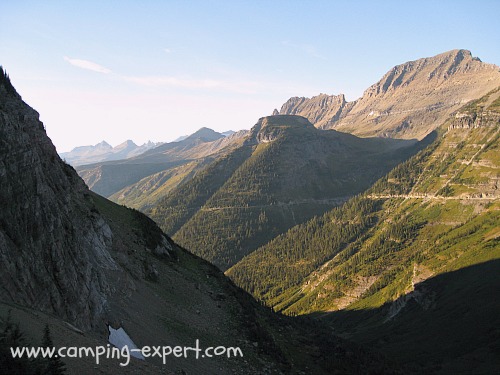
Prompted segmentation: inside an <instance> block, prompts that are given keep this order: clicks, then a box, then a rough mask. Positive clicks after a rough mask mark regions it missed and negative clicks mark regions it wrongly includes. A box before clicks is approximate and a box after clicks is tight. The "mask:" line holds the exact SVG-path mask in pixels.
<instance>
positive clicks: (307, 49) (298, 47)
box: [281, 40, 326, 60]
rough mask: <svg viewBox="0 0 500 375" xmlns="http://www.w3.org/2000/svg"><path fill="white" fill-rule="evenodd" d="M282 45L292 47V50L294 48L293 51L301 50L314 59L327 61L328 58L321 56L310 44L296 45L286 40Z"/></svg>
mask: <svg viewBox="0 0 500 375" xmlns="http://www.w3.org/2000/svg"><path fill="white" fill-rule="evenodd" d="M281 44H283V45H284V46H287V47H290V48H293V49H296V50H299V51H302V52H304V53H306V54H308V55H310V56H312V57H316V58H318V59H322V60H326V57H325V56H323V55H321V54H320V53H319V52H318V51H317V49H316V47H314V46H313V45H310V44H296V43H292V42H290V41H288V40H284V41H283V42H281Z"/></svg>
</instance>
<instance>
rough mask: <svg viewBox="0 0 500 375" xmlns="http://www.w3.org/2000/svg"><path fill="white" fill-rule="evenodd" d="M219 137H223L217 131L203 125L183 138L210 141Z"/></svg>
mask: <svg viewBox="0 0 500 375" xmlns="http://www.w3.org/2000/svg"><path fill="white" fill-rule="evenodd" d="M219 138H224V136H223V135H222V134H220V133H217V132H216V131H214V130H212V129H209V128H206V127H203V128H201V129H199V130H197V131H196V132H194V133H193V134H191V135H190V136H189V137H187V138H186V139H184V141H197V140H201V141H202V142H212V141H216V140H217V139H219Z"/></svg>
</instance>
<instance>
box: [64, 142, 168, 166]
mask: <svg viewBox="0 0 500 375" xmlns="http://www.w3.org/2000/svg"><path fill="white" fill-rule="evenodd" d="M160 144H161V143H154V142H151V141H150V142H147V143H144V144H143V145H142V146H137V145H136V144H135V143H134V142H132V141H131V140H127V141H125V142H123V143H121V144H119V145H118V146H116V147H111V145H109V144H108V143H107V142H105V141H102V142H101V143H98V144H96V145H95V146H80V147H75V148H74V149H73V150H71V151H70V152H62V153H61V154H60V156H61V158H63V159H64V160H65V161H66V162H67V163H69V164H71V165H73V166H78V165H83V164H91V163H97V162H102V161H108V160H119V159H128V158H131V157H134V156H137V155H140V154H142V153H143V152H146V151H147V150H150V149H152V148H154V147H157V146H158V145H160Z"/></svg>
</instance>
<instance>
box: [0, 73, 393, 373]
mask: <svg viewBox="0 0 500 375" xmlns="http://www.w3.org/2000/svg"><path fill="white" fill-rule="evenodd" d="M0 143H1V147H0V175H1V176H2V178H1V179H0V207H1V209H0V258H1V260H2V269H1V273H0V278H1V284H0V327H1V332H2V334H1V335H0V344H1V345H0V371H1V372H2V373H24V374H27V373H40V372H41V371H42V372H45V370H41V368H45V367H43V366H46V363H45V362H44V361H22V360H17V361H16V360H14V359H12V357H11V354H10V351H9V350H10V349H9V347H10V346H20V345H21V346H24V345H27V344H28V342H27V341H29V342H30V343H31V345H35V346H37V345H39V344H37V342H39V341H38V340H39V338H40V337H42V332H44V331H45V332H46V334H44V342H45V343H47V342H51V341H53V343H54V345H55V346H56V347H58V348H60V347H63V346H64V347H66V348H68V347H79V348H82V347H87V348H96V347H97V346H102V347H104V348H106V345H107V339H108V332H107V331H108V328H107V325H108V324H109V325H110V326H111V327H112V328H114V329H117V328H122V329H125V330H126V332H127V333H128V335H129V337H130V338H131V339H132V340H133V341H134V342H135V344H137V345H138V347H142V346H144V345H149V346H153V345H154V346H157V345H163V346H165V345H172V346H174V345H176V346H188V347H193V346H194V345H195V341H196V340H197V339H199V340H200V346H201V347H202V348H207V347H208V346H212V347H218V346H225V347H232V348H240V350H241V351H242V353H244V354H243V358H241V357H232V358H228V357H227V356H224V357H223V356H219V357H215V358H200V359H199V360H197V359H196V358H195V357H194V355H193V357H189V358H187V359H186V358H176V357H174V356H172V357H169V358H168V360H167V361H166V362H165V363H162V361H161V359H153V358H148V359H147V360H144V361H141V360H138V359H134V358H132V359H131V362H130V364H129V366H125V367H122V366H120V363H124V362H126V361H125V358H121V360H120V359H118V360H117V359H116V358H115V359H107V360H106V359H103V358H101V360H102V362H101V363H99V364H97V363H96V359H95V358H92V357H86V356H83V357H82V358H71V357H69V351H68V352H67V354H68V356H67V357H66V358H64V363H65V366H66V367H67V369H68V372H69V373H72V374H82V373H95V372H96V371H98V372H100V373H106V374H115V373H128V374H132V373H134V374H136V373H141V374H142V373H145V374H157V373H165V374H173V373H204V374H235V373H237V374H256V373H262V374H263V373H267V374H302V373H304V372H306V371H311V372H313V373H317V374H323V373H324V374H327V373H342V372H343V373H345V372H349V373H366V371H368V369H372V370H373V371H378V372H387V371H389V372H393V371H392V370H391V367H390V366H391V365H388V362H387V361H386V360H384V359H383V358H381V357H380V356H378V355H375V354H371V353H370V352H369V351H367V350H365V349H363V348H361V347H359V346H358V345H355V344H350V343H349V342H346V341H345V340H342V339H340V338H336V337H335V336H333V335H331V332H330V331H329V330H328V329H326V330H325V327H323V326H321V325H320V324H319V325H318V323H311V322H310V321H309V322H308V321H307V320H304V319H290V318H287V317H283V316H279V315H277V314H273V313H272V312H271V311H270V310H269V309H266V308H264V307H262V306H261V305H259V304H258V303H257V302H256V301H255V300H253V299H252V298H251V297H250V296H249V295H248V294H246V293H245V292H243V291H242V290H241V289H239V288H237V287H235V286H234V284H232V283H231V282H230V281H229V280H228V279H227V278H226V277H225V276H224V275H223V274H222V273H221V272H220V271H218V270H217V269H216V268H215V267H214V266H212V265H210V264H209V263H207V262H205V261H203V260H201V259H200V258H198V257H196V256H194V255H192V254H190V253H189V252H187V251H186V250H184V249H182V248H180V247H179V246H178V245H176V244H175V243H174V242H172V240H171V239H170V238H168V237H167V236H166V235H165V234H163V232H161V231H160V230H159V228H158V227H157V226H156V225H155V224H154V222H153V221H151V220H150V219H149V218H147V217H146V216H144V215H143V214H141V213H139V212H138V211H136V210H132V209H128V208H125V207H122V206H119V205H116V204H114V203H112V202H110V201H108V200H107V199H105V198H103V197H101V196H99V195H97V194H95V193H92V192H90V191H89V190H88V188H87V187H86V186H85V184H84V183H83V181H82V180H81V179H80V177H78V175H77V174H76V172H75V170H74V169H73V168H72V167H71V166H69V165H68V164H66V163H64V162H63V161H62V160H61V159H60V158H59V156H58V155H57V152H56V149H55V147H54V146H53V145H52V143H51V142H50V139H49V138H48V137H47V135H46V132H45V129H44V126H43V124H42V123H41V122H40V121H39V117H38V113H37V112H35V111H34V110H33V109H32V108H30V107H29V106H28V105H27V104H26V103H24V102H23V101H22V99H21V97H20V96H19V95H18V94H17V92H16V90H15V89H14V87H13V86H12V84H11V82H10V79H9V78H8V76H7V75H6V74H5V73H4V72H3V71H2V72H1V74H0ZM44 327H46V328H44ZM23 337H24V338H23ZM108 348H109V346H108ZM215 351H219V353H220V348H216V349H215ZM59 359H60V360H61V358H59ZM39 366H42V367H39Z"/></svg>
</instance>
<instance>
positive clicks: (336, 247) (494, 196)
mask: <svg viewBox="0 0 500 375" xmlns="http://www.w3.org/2000/svg"><path fill="white" fill-rule="evenodd" d="M493 94H495V92H494V93H493ZM495 96H496V94H495ZM495 100H496V101H498V99H495V98H487V99H484V100H483V101H484V102H486V103H491V104H490V105H489V106H487V108H486V109H487V110H490V111H491V110H492V109H493V108H494V106H495V105H496V104H495V103H496V101H495ZM469 111H470V109H469ZM446 125H448V124H446ZM490 125H491V124H490ZM440 132H441V135H440V136H439V137H438V139H437V141H436V142H434V143H433V144H432V145H430V146H429V147H428V148H427V149H425V150H423V151H421V152H420V153H419V154H418V155H416V156H415V157H413V158H412V159H410V160H409V161H407V162H405V163H403V164H401V165H400V166H398V167H397V168H395V169H394V170H393V171H392V172H391V173H389V174H388V175H387V176H386V177H384V178H383V179H381V180H379V181H378V182H377V183H376V184H375V185H374V186H373V187H372V188H371V189H370V190H369V191H368V192H367V193H365V194H363V195H361V196H360V197H357V198H355V199H352V200H351V201H349V202H347V203H346V204H345V205H344V206H342V207H341V208H338V209H335V210H333V211H331V212H329V213H327V214H325V215H324V216H322V217H319V218H315V219H313V220H311V221H310V222H308V223H306V224H304V225H301V226H297V227H295V228H292V229H291V230H290V231H289V232H288V233H287V234H286V235H283V236H280V237H278V238H277V239H275V240H274V241H272V242H271V243H269V244H268V245H266V246H264V247H262V248H261V249H259V250H257V251H256V252H254V253H253V254H251V255H250V256H248V257H246V258H244V259H243V261H241V262H240V263H238V264H237V265H236V266H235V267H233V268H231V269H230V270H229V271H228V272H227V274H228V275H229V276H230V277H231V278H233V280H235V282H236V283H237V284H238V285H241V286H242V287H244V288H245V289H247V290H249V291H250V292H251V293H253V294H254V295H255V296H256V297H257V298H260V299H262V300H264V301H265V303H267V304H268V305H272V306H274V307H275V308H276V309H279V310H283V311H285V312H287V313H289V314H310V313H314V314H318V313H320V312H323V313H326V314H327V315H328V316H337V315H335V314H339V315H338V316H339V317H341V318H339V319H335V322H336V329H339V330H344V331H346V332H347V333H350V334H352V335H353V337H354V338H355V339H357V340H359V341H362V342H370V343H372V344H377V345H379V346H380V347H381V348H382V349H384V350H387V353H390V354H391V355H395V351H396V350H397V349H396V348H397V346H398V339H396V338H394V337H393V336H391V335H393V334H394V335H395V333H394V332H392V333H387V336H388V337H390V338H389V339H387V340H389V341H388V342H391V344H390V345H389V344H387V345H385V344H384V342H383V341H382V342H380V343H379V342H378V341H377V340H378V339H381V337H385V336H384V333H383V332H384V327H386V326H380V324H383V323H384V322H385V320H386V319H387V318H388V317H391V316H393V315H394V317H395V318H394V319H397V317H399V316H400V315H402V316H403V318H401V319H407V318H404V317H406V316H413V318H416V317H417V316H418V314H415V313H414V315H405V314H402V313H400V314H397V312H398V311H399V310H398V309H399V308H402V309H403V310H402V311H406V310H404V306H405V303H406V302H408V301H410V302H411V301H413V302H414V301H416V300H418V298H417V299H415V298H409V297H405V296H412V295H413V294H412V292H413V290H414V288H415V287H414V285H415V284H416V285H418V283H419V282H422V281H424V280H427V279H429V278H431V277H434V278H435V277H438V278H439V277H441V276H438V275H444V276H442V277H443V278H446V277H448V276H446V275H448V274H450V272H454V271H457V270H462V269H464V268H466V267H469V268H468V269H469V271H467V272H468V273H467V274H468V275H473V276H468V277H469V278H473V277H476V278H477V283H476V284H474V285H473V286H471V288H472V289H471V290H469V289H467V290H465V289H464V293H463V296H462V295H461V294H460V293H459V291H460V290H461V288H460V282H459V281H457V280H458V279H457V278H455V277H452V276H450V278H449V279H450V280H454V281H457V283H455V284H454V285H453V286H450V288H449V289H445V291H444V292H443V293H444V294H443V295H442V296H440V298H442V301H440V302H439V308H440V309H443V310H446V309H447V307H446V304H447V302H446V301H447V300H449V301H453V303H452V304H450V305H449V308H450V311H447V312H446V314H451V315H454V313H453V310H452V309H453V306H456V307H457V308H458V306H460V305H462V304H463V302H464V300H463V299H465V302H466V303H465V305H466V306H468V308H470V309H473V308H474V306H484V305H485V304H486V306H484V314H483V313H482V312H481V311H482V310H483V307H481V309H480V310H479V311H477V315H478V316H482V317H483V318H484V319H487V318H488V314H489V312H491V311H496V312H498V310H499V306H498V304H495V303H492V300H488V299H487V298H486V297H485V296H484V295H482V294H478V295H477V298H476V299H471V298H470V297H471V296H472V295H474V290H478V291H479V290H484V288H486V289H488V288H490V287H492V284H493V283H492V281H493V280H496V275H494V274H491V273H490V274H486V275H483V274H481V273H479V272H478V273H475V274H474V272H477V271H476V270H480V269H483V268H481V267H472V268H471V266H476V265H478V264H483V263H485V262H496V260H497V259H499V258H500V243H499V238H500V231H499V229H498V223H499V222H500V202H499V199H498V192H497V191H498V190H497V181H498V178H499V175H500V159H499V156H498V155H499V154H500V153H499V141H498V139H499V138H498V137H499V127H498V124H497V125H495V126H490V127H482V128H476V129H451V130H449V131H447V133H446V134H445V135H444V136H442V133H444V132H446V129H442V130H440ZM486 264H489V263H486ZM484 269H485V270H487V271H485V272H491V270H492V269H493V268H492V267H489V266H485V268H484ZM458 274H460V273H458ZM438 280H441V279H438ZM447 280H448V279H447ZM428 282H429V283H430V284H429V285H433V282H431V281H430V280H428ZM425 283H427V282H424V284H425ZM452 291H453V292H454V293H456V294H454V295H453V294H451V293H452ZM457 292H458V293H457ZM417 295H418V293H417ZM427 297H429V296H427ZM429 298H430V297H429ZM406 299H408V301H406ZM467 299H469V300H470V304H467ZM393 301H397V302H395V303H392V302H393ZM422 301H423V302H422ZM422 301H420V304H419V303H417V305H419V306H421V305H424V306H425V304H426V302H425V301H426V299H425V298H424V299H423V300H422ZM427 301H429V299H428V300H427ZM429 303H430V302H429ZM338 309H344V310H343V313H340V312H339V313H329V312H330V311H336V310H338ZM391 309H392V310H391ZM372 310H373V311H378V312H379V313H378V315H377V314H375V315H376V316H378V318H377V319H376V318H373V321H369V322H368V323H366V327H368V328H366V332H368V331H369V330H370V329H372V331H373V332H375V333H373V335H372V336H370V337H371V339H367V338H366V337H365V336H364V335H365V333H366V332H365V330H364V329H363V328H359V327H358V328H359V329H357V330H356V327H354V325H353V326H350V327H347V328H345V327H342V326H343V324H342V319H343V318H346V319H349V317H351V316H356V315H357V314H356V312H360V311H365V312H366V311H372ZM380 311H383V313H380ZM350 312H352V314H351V313H350ZM435 313H436V315H435V317H436V319H438V321H439V319H442V315H439V311H436V312H435ZM367 314H368V313H367ZM368 316H370V315H369V314H368ZM381 316H382V317H381ZM428 316H429V317H431V316H433V312H432V311H431V312H429V315H428ZM366 317H367V315H366V314H365V315H364V318H366ZM458 318H459V319H460V318H462V317H461V316H458ZM429 319H430V318H429ZM348 321H349V320H347V322H348ZM403 321H405V320H403ZM339 322H340V323H339ZM343 322H344V323H345V322H346V321H343ZM358 323H359V321H358ZM443 323H444V322H443ZM463 323H464V324H468V323H470V320H468V319H465V318H464V320H463ZM337 324H338V325H337ZM348 325H349V324H347V326H348ZM400 326H401V327H403V326H404V324H403V323H401V324H400ZM493 326H494V325H493V323H488V324H487V328H486V329H492V327H493ZM373 327H375V328H373ZM377 327H380V328H377ZM386 328H387V327H386ZM349 329H352V330H354V333H352V332H349ZM377 329H378V330H377ZM401 329H403V328H401ZM412 329H416V326H412V325H410V326H408V327H407V328H406V331H405V332H407V335H410V334H411V333H412V332H413V331H412ZM372 331H370V332H372ZM472 331H473V330H469V329H464V330H462V331H461V332H462V334H463V335H465V336H467V337H469V336H471V335H472V333H473V332H472ZM432 332H433V331H432V329H431V328H429V330H426V331H425V332H423V333H422V337H426V339H428V340H431V341H432V340H435V341H434V342H433V345H434V346H435V347H436V348H439V345H438V343H439V342H440V340H442V341H444V342H447V343H450V342H452V341H453V337H452V335H446V334H445V333H443V332H441V331H439V332H440V333H443V336H439V334H438V336H437V337H440V338H438V339H436V337H433V334H432ZM413 333H414V332H413ZM496 342H497V343H498V341H496ZM391 345H392V348H393V350H392V349H391ZM495 345H497V344H495ZM457 348H458V347H457V346H453V345H452V349H450V350H451V351H452V352H453V350H455V349H457ZM391 350H392V351H391ZM436 350H437V349H436ZM444 350H445V349H443V350H441V351H440V350H437V351H436V353H435V356H434V357H433V356H432V355H429V352H430V351H429V350H427V349H425V345H423V344H421V345H420V346H418V347H416V348H415V352H411V353H410V352H408V351H407V352H405V353H402V354H401V355H400V356H398V357H400V359H402V360H404V361H416V362H418V361H421V360H423V358H434V359H436V361H438V362H439V361H441V360H442V361H443V362H442V363H441V364H440V366H441V365H442V366H444V367H443V368H444V369H445V368H448V367H446V366H451V362H453V361H452V360H446V359H445V358H446V353H444ZM485 350H486V352H487V353H486V354H484V355H485V358H489V359H490V360H491V356H492V353H491V352H488V350H489V349H487V348H486V349H485ZM426 353H427V354H426ZM455 354H456V357H460V356H461V354H460V353H458V352H457V353H455ZM426 355H427V357H426ZM447 355H449V356H450V358H451V357H453V355H454V354H453V353H452V354H450V353H448V354H447ZM467 355H468V354H467ZM467 355H465V357H464V358H461V359H460V360H463V361H465V362H467V363H469V365H470V361H469V360H470V358H468V357H467ZM468 361H469V362H468ZM445 362H446V363H445ZM491 364H492V362H491V361H490V363H489V365H491Z"/></svg>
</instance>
